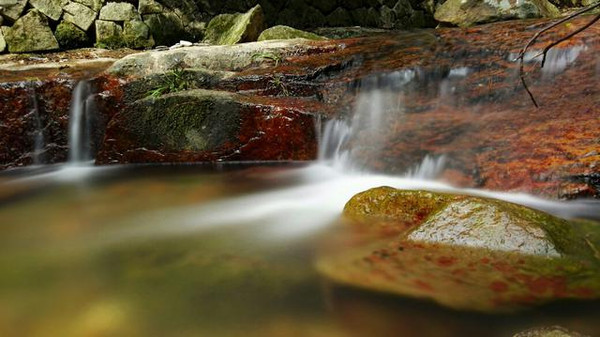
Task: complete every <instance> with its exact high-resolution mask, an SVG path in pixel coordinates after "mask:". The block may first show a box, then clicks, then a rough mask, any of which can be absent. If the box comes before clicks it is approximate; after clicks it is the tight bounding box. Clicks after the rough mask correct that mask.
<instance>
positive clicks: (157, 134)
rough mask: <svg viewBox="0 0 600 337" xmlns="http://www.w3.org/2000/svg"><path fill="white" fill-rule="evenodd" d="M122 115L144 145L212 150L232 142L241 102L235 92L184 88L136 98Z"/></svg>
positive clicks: (234, 137) (238, 124)
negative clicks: (159, 94)
mask: <svg viewBox="0 0 600 337" xmlns="http://www.w3.org/2000/svg"><path fill="white" fill-rule="evenodd" d="M123 118H124V119H125V121H126V123H127V125H129V126H130V129H129V130H130V131H131V133H132V136H133V137H135V138H136V139H138V140H139V141H140V142H141V143H142V144H146V146H147V147H148V148H155V149H163V150H164V151H181V150H190V151H209V150H211V151H212V150H217V149H219V148H220V147H222V146H224V145H226V144H228V143H232V142H235V141H236V136H237V132H238V131H239V126H240V120H241V105H240V103H239V99H238V100H236V97H235V94H231V93H226V92H217V91H208V90H188V91H182V92H175V93H171V94H167V95H164V96H162V97H159V98H154V97H148V98H145V99H142V100H139V101H136V102H135V103H134V104H133V105H132V106H131V108H130V109H128V111H127V114H124V115H123Z"/></svg>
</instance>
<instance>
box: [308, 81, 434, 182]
mask: <svg viewBox="0 0 600 337" xmlns="http://www.w3.org/2000/svg"><path fill="white" fill-rule="evenodd" d="M423 77H425V74H423V72H422V70H421V69H407V70H400V71H395V72H392V73H389V74H383V75H377V76H371V77H368V78H365V79H363V80H361V81H360V82H359V83H358V84H356V85H355V87H356V89H357V93H356V100H355V103H354V107H353V109H352V113H351V117H349V118H346V119H333V120H330V121H327V122H326V123H324V125H323V127H322V128H323V132H322V133H321V137H320V143H319V161H320V162H321V163H325V164H326V165H328V166H331V167H333V168H335V169H338V170H341V171H345V172H348V171H350V172H364V171H365V166H368V165H367V164H366V163H364V162H361V158H359V157H360V155H361V153H363V154H364V153H365V152H368V153H370V154H371V156H377V155H378V153H380V152H381V150H383V149H384V147H385V146H386V145H387V144H386V143H387V141H388V140H387V139H385V138H383V137H382V135H381V134H382V132H381V130H382V128H385V127H386V126H387V125H388V124H389V123H392V122H397V121H399V120H401V119H402V117H403V115H404V113H405V110H406V108H405V104H404V102H405V100H406V99H407V98H409V97H410V95H411V91H412V90H415V89H416V88H417V87H418V86H419V85H421V84H422V82H424V81H422V78H423ZM419 79H421V81H418V80H419ZM425 80H427V78H425ZM425 82H426V81H425ZM382 138H383V139H382ZM363 160H364V159H363ZM445 162H446V157H445V156H440V157H432V156H430V155H426V156H425V157H424V158H423V161H422V163H420V164H419V165H417V166H416V167H413V168H412V169H409V170H408V171H407V172H406V175H407V176H408V177H412V178H418V179H433V178H436V177H437V176H438V175H439V174H440V173H441V172H442V171H443V168H444V164H445Z"/></svg>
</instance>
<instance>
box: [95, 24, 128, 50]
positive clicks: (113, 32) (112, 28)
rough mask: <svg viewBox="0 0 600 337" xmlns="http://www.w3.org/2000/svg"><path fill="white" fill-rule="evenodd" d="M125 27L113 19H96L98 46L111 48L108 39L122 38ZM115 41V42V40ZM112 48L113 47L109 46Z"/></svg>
mask: <svg viewBox="0 0 600 337" xmlns="http://www.w3.org/2000/svg"><path fill="white" fill-rule="evenodd" d="M122 33H123V28H121V26H119V25H118V24H117V23H115V22H112V21H104V20H96V45H97V46H98V47H104V48H109V47H111V46H109V45H107V44H110V43H109V42H108V41H111V40H115V41H118V40H120V39H121V34H122ZM113 43H114V42H113ZM109 49H111V48H109Z"/></svg>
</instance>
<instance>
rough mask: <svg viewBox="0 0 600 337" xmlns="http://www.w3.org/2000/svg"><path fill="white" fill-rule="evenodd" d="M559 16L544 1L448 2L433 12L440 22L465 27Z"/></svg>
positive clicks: (461, 0) (468, 0)
mask: <svg viewBox="0 0 600 337" xmlns="http://www.w3.org/2000/svg"><path fill="white" fill-rule="evenodd" d="M559 15H560V11H559V10H558V9H557V8H556V7H555V6H554V5H552V4H551V3H550V2H548V1H546V0H525V1H517V2H508V1H501V0H492V1H477V0H467V1H466V2H465V1H463V0H448V1H446V2H444V3H443V4H442V5H441V6H440V7H438V8H437V10H436V11H435V14H434V17H435V19H436V20H438V21H440V22H446V23H451V24H454V25H457V26H461V27H466V26H471V25H474V24H479V23H488V22H493V21H501V20H510V19H526V18H538V17H549V18H554V17H557V16H559Z"/></svg>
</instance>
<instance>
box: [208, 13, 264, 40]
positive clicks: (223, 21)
mask: <svg viewBox="0 0 600 337" xmlns="http://www.w3.org/2000/svg"><path fill="white" fill-rule="evenodd" d="M265 27H266V24H265V16H264V14H263V10H262V7H260V5H256V6H255V7H253V8H252V9H250V10H249V11H248V12H246V13H244V14H241V13H237V14H221V15H218V16H216V17H215V18H213V19H212V20H211V21H210V23H209V24H208V27H207V28H206V35H205V37H204V41H205V42H207V43H211V44H218V45H232V44H236V43H242V42H252V41H256V40H258V37H259V36H260V33H262V31H263V30H264V29H265Z"/></svg>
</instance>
